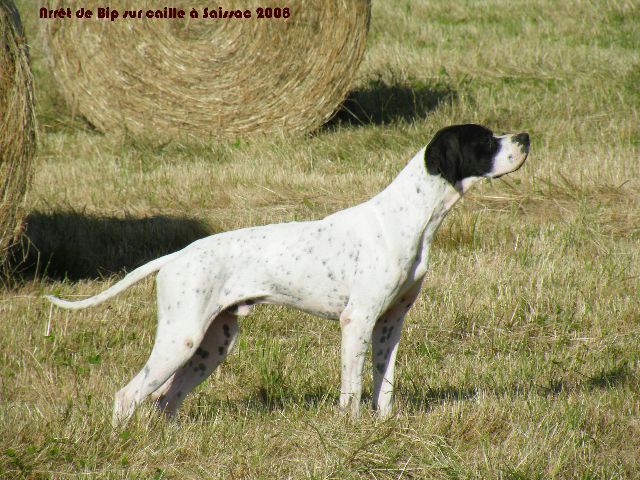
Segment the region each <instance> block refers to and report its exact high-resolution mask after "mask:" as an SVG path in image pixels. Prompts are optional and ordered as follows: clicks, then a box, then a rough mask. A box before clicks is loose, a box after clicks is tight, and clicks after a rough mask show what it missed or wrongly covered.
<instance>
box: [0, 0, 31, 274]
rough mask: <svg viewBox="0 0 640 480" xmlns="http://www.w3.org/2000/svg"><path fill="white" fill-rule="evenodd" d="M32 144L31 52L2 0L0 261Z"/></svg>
mask: <svg viewBox="0 0 640 480" xmlns="http://www.w3.org/2000/svg"><path fill="white" fill-rule="evenodd" d="M35 146H36V121H35V115H34V96H33V78H32V75H31V68H30V66H29V51H28V47H27V43H26V40H25V37H24V32H23V30H22V24H21V22H20V16H19V15H18V11H17V10H16V7H15V5H14V4H13V2H12V1H11V0H0V264H3V263H4V260H5V258H6V254H7V250H8V248H9V247H10V246H11V245H12V244H13V243H14V242H15V240H16V239H17V238H18V235H19V233H20V231H21V226H22V220H23V213H24V212H23V210H24V198H25V193H26V190H27V187H28V186H29V184H30V183H31V176H32V173H33V155H34V152H35Z"/></svg>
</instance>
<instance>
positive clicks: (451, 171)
mask: <svg viewBox="0 0 640 480" xmlns="http://www.w3.org/2000/svg"><path fill="white" fill-rule="evenodd" d="M424 157H425V164H426V166H427V171H428V172H429V174H431V175H440V176H442V178H444V179H445V180H446V181H447V182H449V183H450V184H451V185H455V184H456V182H457V181H458V177H459V176H460V173H461V172H460V168H461V166H462V165H461V164H462V152H461V151H460V145H459V142H458V139H457V137H456V136H455V135H451V134H449V132H446V131H440V132H438V133H437V134H436V135H435V136H434V137H433V139H432V140H431V142H429V145H427V148H426V150H425V153H424Z"/></svg>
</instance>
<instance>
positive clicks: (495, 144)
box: [425, 124, 529, 186]
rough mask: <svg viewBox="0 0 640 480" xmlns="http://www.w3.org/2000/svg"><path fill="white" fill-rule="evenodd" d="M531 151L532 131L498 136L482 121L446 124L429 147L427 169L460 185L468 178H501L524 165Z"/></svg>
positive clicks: (453, 183) (426, 158)
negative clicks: (481, 123)
mask: <svg viewBox="0 0 640 480" xmlns="http://www.w3.org/2000/svg"><path fill="white" fill-rule="evenodd" d="M528 153H529V135H528V134H527V133H520V134H517V135H502V136H499V137H496V136H495V135H494V134H493V132H492V131H491V130H489V129H488V128H486V127H483V126H482V125H474V124H465V125H453V126H451V127H446V128H443V129H442V130H440V131H439V132H438V133H436V134H435V136H434V137H433V139H432V140H431V142H429V145H427V149H426V151H425V163H426V166H427V171H428V172H429V173H430V174H431V175H441V176H442V177H443V178H444V179H445V180H447V181H448V182H449V183H450V184H451V185H453V186H458V185H461V182H462V181H463V180H465V179H466V178H470V177H491V178H497V177H499V176H502V175H505V174H507V173H510V172H513V171H515V170H517V169H518V168H520V167H521V166H522V164H523V163H524V161H525V159H526V158H527V154H528Z"/></svg>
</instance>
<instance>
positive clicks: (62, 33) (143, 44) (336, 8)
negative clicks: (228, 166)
mask: <svg viewBox="0 0 640 480" xmlns="http://www.w3.org/2000/svg"><path fill="white" fill-rule="evenodd" d="M49 3H50V7H51V8H52V9H54V8H57V7H60V6H66V5H69V4H71V5H76V8H79V7H84V8H85V9H90V10H92V11H93V13H94V17H93V18H92V19H84V20H78V19H76V18H73V19H49V20H41V22H42V23H43V24H45V25H46V35H45V37H46V39H47V43H48V46H49V51H50V53H51V59H52V67H53V71H54V76H55V77H56V79H57V81H58V83H59V85H60V90H61V92H62V94H63V95H64V96H65V97H66V99H67V101H68V102H69V104H70V105H71V106H72V109H73V110H74V111H76V112H80V113H81V114H82V115H84V116H85V117H86V118H87V119H88V120H89V121H90V122H91V123H92V124H93V125H95V126H96V127H97V128H98V129H100V130H102V131H105V132H122V131H123V129H124V130H128V131H130V132H134V133H136V134H141V133H142V134H151V135H152V136H158V135H162V136H164V135H171V136H175V135H184V134H196V135H201V136H213V137H218V138H220V137H226V138H234V137H237V136H239V135H243V134H246V133H250V132H306V131H310V130H313V129H314V128H317V127H318V126H320V125H322V124H323V123H324V122H325V121H326V120H328V119H329V118H330V117H331V115H332V114H333V113H334V112H335V110H336V109H337V108H338V107H339V105H340V104H341V102H342V100H343V99H344V97H345V96H346V93H347V92H348V90H349V88H350V86H351V84H352V80H353V78H354V74H355V72H356V70H357V68H358V65H359V64H360V61H361V59H362V56H363V53H364V47H365V41H366V34H367V30H368V24H369V17H370V9H371V5H370V0H287V1H286V2H281V1H276V2H274V1H273V0H264V1H262V0H258V1H257V0H253V1H249V2H247V1H237V0H236V1H229V2H224V7H223V8H224V9H226V10H234V9H235V8H239V9H241V10H242V11H245V10H249V11H250V12H251V18H250V19H244V18H243V19H238V18H233V19H219V18H218V19H211V18H206V19H205V18H202V13H203V11H204V8H205V7H208V8H209V9H210V10H211V9H212V8H217V4H215V2H214V3H211V2H208V1H198V0H193V1H191V0H188V1H187V0H177V1H175V2H170V4H171V6H175V7H177V8H179V9H183V10H184V11H185V12H186V16H187V18H185V19H177V20H167V19H151V20H150V19H124V18H122V17H123V16H124V11H125V10H126V9H128V8H127V7H130V8H132V9H137V10H142V11H143V15H144V14H145V13H146V11H147V10H155V9H162V8H163V7H162V6H161V7H158V6H155V7H154V6H153V3H152V2H150V1H149V0H111V1H108V2H105V1H104V0H85V1H83V2H63V1H62V0H50V2H49ZM105 5H110V6H111V9H112V11H113V9H115V10H116V11H117V12H118V13H119V18H118V19H116V20H114V21H109V20H105V19H98V18H96V14H97V8H98V7H100V6H105ZM156 5H157V2H156ZM192 7H195V9H196V11H197V12H198V13H199V14H200V18H198V19H191V18H189V12H190V10H191V8H192ZM258 7H274V10H273V12H274V13H275V7H280V8H282V7H288V9H289V17H288V18H286V19H285V18H282V17H283V16H284V15H285V12H283V11H282V12H281V18H279V19H276V18H271V19H267V18H257V14H258V12H257V8H258ZM72 11H73V10H72ZM263 13H266V9H265V11H264V12H263Z"/></svg>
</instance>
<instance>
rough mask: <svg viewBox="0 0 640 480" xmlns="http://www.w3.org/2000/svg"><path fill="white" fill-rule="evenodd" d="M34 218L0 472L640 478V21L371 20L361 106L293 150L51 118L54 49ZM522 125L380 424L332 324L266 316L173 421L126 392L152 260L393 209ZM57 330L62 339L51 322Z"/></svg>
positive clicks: (350, 107) (544, 13)
mask: <svg viewBox="0 0 640 480" xmlns="http://www.w3.org/2000/svg"><path fill="white" fill-rule="evenodd" d="M34 5H35V4H33V3H32V2H31V1H27V0H22V1H21V2H20V3H19V7H20V9H21V12H22V15H23V17H24V20H25V24H26V28H27V33H28V34H29V36H30V38H31V41H32V44H33V48H32V53H33V63H34V70H35V75H36V87H37V88H38V108H39V120H40V125H41V128H42V132H41V138H40V142H41V145H40V149H39V154H38V159H37V161H38V168H37V173H36V176H35V179H34V184H33V187H32V189H31V194H30V202H29V205H30V209H31V213H30V215H29V219H28V220H29V223H28V228H27V231H26V234H27V236H28V239H29V241H26V240H25V242H24V244H23V246H22V249H21V250H19V251H17V252H16V255H18V256H22V257H24V258H25V259H26V260H25V263H23V264H21V265H18V264H15V267H14V268H15V272H14V275H13V280H12V281H9V282H7V283H6V285H4V287H3V288H2V289H1V290H0V478H3V479H4V478H33V479H35V478H108V479H112V478H113V479H115V478H141V479H143V478H144V479H147V478H155V479H164V478H167V479H169V478H175V479H181V478H237V479H239V478H259V479H263V478H264V479H267V478H295V479H297V478H318V479H320V478H335V479H349V478H371V479H392V478H393V479H399V478H402V479H411V478H414V479H418V478H436V479H458V478H505V479H549V478H579V479H585V480H586V479H595V478H601V479H605V478H606V479H611V478H620V479H633V478H640V304H639V301H640V250H639V247H640V180H639V179H640V158H639V153H640V48H639V47H640V6H639V5H638V3H637V2H635V1H633V0H617V1H596V0H570V1H567V2H553V1H550V0H529V1H526V2H525V1H519V0H518V1H516V2H508V1H505V0H488V1H483V2H472V1H460V2H451V1H444V0H433V1H420V0H415V1H408V0H394V1H384V0H374V1H373V17H372V23H371V30H370V32H369V39H368V46H367V53H366V56H365V60H364V63H363V65H362V67H361V69H360V72H359V77H358V82H357V85H356V88H355V90H354V91H353V93H352V94H351V95H350V97H349V100H348V101H347V103H346V104H345V107H344V108H343V110H342V111H341V112H340V114H339V115H338V117H337V118H336V119H335V120H334V121H332V122H331V123H330V125H328V126H326V127H325V128H323V129H322V130H321V131H319V132H317V133H315V134H313V135H310V136H305V137H296V138H293V139H292V138H285V137H283V138H272V137H270V138H238V139H237V140H236V141H233V142H228V143H219V142H215V141H210V140H207V139H193V138H191V139H184V140H171V141H169V140H168V141H166V142H164V143H157V142H155V143H154V142H152V141H150V140H148V139H145V138H139V137H137V138H136V137H127V138H124V139H119V140H115V139H111V138H108V137H104V136H103V135H101V134H99V133H97V132H96V131H94V130H93V129H92V128H91V127H90V126H89V125H87V124H86V123H85V122H83V121H82V119H81V118H78V117H76V116H74V115H73V112H72V111H70V110H69V109H67V108H66V107H65V106H64V105H63V104H62V102H61V101H60V97H59V95H58V94H57V93H56V91H55V89H54V85H53V82H52V78H51V75H50V73H49V72H48V70H47V65H46V59H45V58H44V57H43V53H42V49H41V48H40V47H39V44H38V42H37V41H36V40H37V35H36V29H37V23H38V21H39V20H38V19H37V18H36V17H35V16H36V9H35V6H34ZM461 122H476V123H482V124H486V125H488V126H490V127H491V128H492V129H494V130H496V131H498V132H502V131H505V132H506V131H522V130H526V131H528V132H529V133H530V134H531V136H532V147H531V148H532V150H531V155H530V157H529V160H528V162H527V164H526V165H525V166H524V167H523V168H522V169H521V170H520V171H518V172H517V173H515V174H514V175H511V176H507V177H505V178H504V179H500V180H494V181H486V182H485V183H483V184H482V185H480V186H478V187H477V188H475V190H474V191H473V192H472V193H471V194H470V195H469V196H467V197H466V198H465V199H464V200H463V201H462V202H460V203H459V204H458V205H457V206H456V208H455V210H454V212H453V213H452V214H451V215H450V216H449V217H448V218H447V219H446V221H445V222H444V224H443V226H442V228H441V230H440V232H439V233H438V235H437V240H436V242H435V244H434V248H433V249H432V260H431V268H430V271H429V273H428V275H427V278H426V281H425V286H424V289H423V292H422V293H421V295H420V298H419V301H418V302H417V303H416V305H415V306H414V307H413V309H412V310H411V311H410V313H409V315H408V321H407V322H406V331H405V334H404V336H403V339H402V341H401V344H400V350H399V356H398V370H397V390H396V408H395V413H394V415H393V416H392V417H391V418H389V419H388V420H385V421H381V420H378V419H377V418H376V417H375V415H373V414H372V413H371V412H370V409H369V408H368V407H369V406H370V392H371V379H370V375H369V374H367V376H366V377H365V378H366V381H365V398H364V403H365V405H364V414H363V416H362V418H361V419H360V420H358V421H355V422H354V421H352V420H350V419H349V418H347V417H344V416H342V415H341V414H340V412H339V409H338V407H337V399H338V396H339V343H338V341H339V338H340V332H339V326H338V324H337V323H334V322H330V321H326V320H322V319H318V318H315V317H312V316H309V315H306V314H303V313H300V312H297V311H293V310H287V309H284V308H278V307H266V306H263V307H259V308H257V309H256V310H255V313H254V314H253V315H252V316H250V317H247V318H245V319H243V320H242V322H241V329H242V332H241V336H240V340H239V344H238V345H237V348H236V350H235V353H234V354H233V355H231V356H230V358H229V361H228V362H227V363H225V364H224V367H223V369H222V371H221V374H220V375H219V376H218V377H217V378H213V377H212V378H211V379H209V380H208V381H207V382H206V383H205V384H203V385H202V386H201V387H200V388H199V389H198V390H197V391H196V392H195V394H193V395H192V396H191V397H190V398H188V400H187V401H186V403H185V405H184V407H183V409H182V411H181V414H180V416H179V419H178V422H176V423H171V422H166V421H164V420H162V419H161V418H159V417H158V416H157V415H155V413H154V412H153V407H152V406H151V405H148V404H147V405H145V406H144V407H143V408H141V409H140V410H139V411H138V412H137V413H136V415H135V417H134V419H133V420H132V421H131V422H130V423H129V424H128V425H127V426H126V427H125V429H123V430H120V431H114V430H113V429H112V428H111V425H110V415H111V407H112V401H113V395H114V393H115V392H116V391H117V390H118V389H119V388H120V387H121V386H122V385H124V384H125V383H126V382H127V381H128V380H129V379H130V377H131V376H132V375H133V374H134V373H136V372H137V371H138V370H139V369H140V368H141V367H142V365H143V364H144V362H145V360H146V358H147V356H148V354H149V351H150V347H151V344H152V340H153V336H154V331H155V297H154V283H153V281H152V279H149V280H147V281H144V282H142V283H140V284H139V285H138V286H136V287H133V288H132V289H130V290H129V291H127V292H126V293H124V294H122V295H120V296H119V297H116V298H115V299H113V300H112V301H110V302H108V303H106V304H104V305H101V306H99V307H96V308H93V309H89V310H83V311H78V312H69V311H64V310H59V309H52V308H51V307H50V305H49V304H48V303H47V302H46V301H45V300H43V299H42V298H41V296H42V295H43V294H45V293H52V292H53V293H55V294H59V295H63V296H74V295H89V294H93V293H96V292H98V291H100V290H102V289H104V288H105V287H106V286H107V285H109V284H111V283H113V282H114V281H115V280H116V279H118V278H120V277H121V275H122V273H123V272H124V271H125V270H131V269H132V268H134V267H135V266H137V265H140V264H142V263H144V262H146V261H148V260H149V259H151V258H154V257H155V256H158V255H160V254H163V253H167V252H169V251H172V250H175V249H177V248H180V247H181V246H183V245H185V244H187V243H189V242H191V241H192V240H195V239H196V238H200V237H202V236H205V235H208V234H210V233H214V232H219V231H222V230H227V229H235V228H239V227H244V226H248V225H256V224H266V223H272V222H281V221H289V220H301V219H314V218H320V217H322V216H324V215H325V214H327V213H330V212H333V211H335V210H338V209H341V208H344V207H347V206H349V205H352V204H354V203H357V202H360V201H362V200H364V199H367V198H368V197H370V196H372V195H373V194H374V193H376V192H378V191H379V190H380V189H381V188H383V187H384V186H385V185H386V184H387V183H389V182H390V181H391V180H392V178H393V177H394V175H395V174H396V173H397V172H398V171H399V170H400V169H401V168H402V167H403V165H404V164H405V162H406V161H408V159H409V158H411V156H412V155H413V154H414V153H415V152H416V151H417V150H418V149H419V148H420V147H421V146H422V145H424V144H425V143H426V142H428V141H429V140H430V138H431V136H432V135H433V134H434V133H435V131H436V130H438V129H439V128H441V127H443V126H445V125H448V124H453V123H461ZM49 321H51V324H52V330H51V333H50V335H48V336H46V335H45V334H46V329H47V323H48V322H49Z"/></svg>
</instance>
